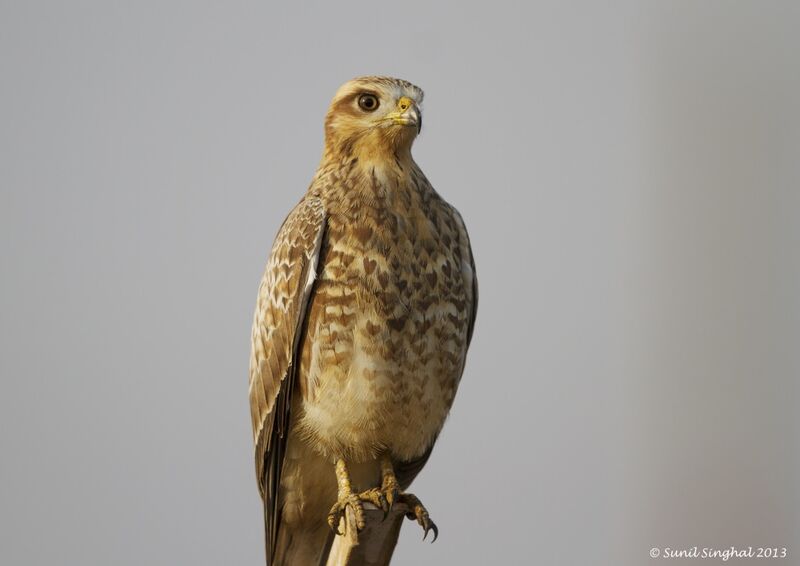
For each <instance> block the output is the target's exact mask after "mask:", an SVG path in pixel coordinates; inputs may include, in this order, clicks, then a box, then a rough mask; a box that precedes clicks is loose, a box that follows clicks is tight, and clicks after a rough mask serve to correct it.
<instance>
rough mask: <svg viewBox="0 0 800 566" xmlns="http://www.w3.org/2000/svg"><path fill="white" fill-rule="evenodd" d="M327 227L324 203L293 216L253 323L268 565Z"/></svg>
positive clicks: (313, 201)
mask: <svg viewBox="0 0 800 566" xmlns="http://www.w3.org/2000/svg"><path fill="white" fill-rule="evenodd" d="M325 226H326V217H325V211H324V209H323V206H322V202H321V201H320V200H319V199H318V198H315V197H305V198H304V199H303V200H302V201H300V203H299V204H298V205H297V206H296V207H295V208H294V210H292V212H291V213H289V216H288V217H287V218H286V220H285V221H284V223H283V226H281V229H280V231H279V232H278V236H277V237H276V238H275V243H274V244H273V246H272V253H271V254H270V258H269V262H268V263H267V268H266V270H265V272H264V276H263V278H262V279H261V285H260V287H259V290H258V301H257V303H256V312H255V316H254V319H253V336H252V350H251V355H250V413H251V416H252V419H253V436H254V439H255V459H256V478H257V480H258V487H259V490H260V491H261V497H262V498H263V500H264V520H265V529H266V549H267V564H269V563H270V562H271V558H272V556H273V554H274V549H275V541H276V533H277V529H278V523H279V522H280V514H279V509H278V488H279V486H280V473H281V467H282V465H283V455H284V453H285V448H286V439H287V435H288V432H289V410H290V407H291V397H292V388H293V386H294V381H295V379H294V377H295V375H294V374H295V372H296V368H297V359H298V358H297V352H298V347H299V343H300V339H301V335H302V328H303V323H304V321H305V316H306V309H307V307H308V302H309V298H310V296H311V293H312V291H313V286H314V280H315V278H316V275H317V267H318V262H319V256H320V248H321V246H322V240H323V237H324V235H325Z"/></svg>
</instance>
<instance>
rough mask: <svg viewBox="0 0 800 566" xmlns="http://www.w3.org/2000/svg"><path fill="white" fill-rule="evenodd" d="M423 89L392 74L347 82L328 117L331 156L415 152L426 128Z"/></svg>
mask: <svg viewBox="0 0 800 566" xmlns="http://www.w3.org/2000/svg"><path fill="white" fill-rule="evenodd" d="M422 97H423V92H422V89H420V88H419V87H417V86H415V85H413V84H411V83H410V82H408V81H404V80H401V79H395V78H391V77H359V78H357V79H353V80H351V81H348V82H346V83H345V84H343V85H342V86H341V87H340V88H339V90H338V91H337V92H336V96H334V97H333V101H332V102H331V105H330V108H329V109H328V114H327V116H326V118H325V153H326V155H329V156H340V157H351V156H352V157H359V158H362V157H364V158H368V159H369V158H374V159H381V158H385V157H389V156H392V155H394V156H395V157H399V158H404V157H406V156H407V157H410V155H411V144H412V143H413V142H414V138H416V137H417V135H418V134H419V133H420V131H421V130H422V113H421V111H420V104H421V103H422Z"/></svg>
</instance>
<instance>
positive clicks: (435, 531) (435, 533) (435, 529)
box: [422, 521, 439, 544]
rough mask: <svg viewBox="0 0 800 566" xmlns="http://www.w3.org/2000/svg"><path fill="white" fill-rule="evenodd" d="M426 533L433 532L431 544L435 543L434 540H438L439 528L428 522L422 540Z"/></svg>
mask: <svg viewBox="0 0 800 566" xmlns="http://www.w3.org/2000/svg"><path fill="white" fill-rule="evenodd" d="M428 531H433V538H432V539H431V544H433V543H435V542H436V539H437V538H439V527H437V526H436V523H434V522H433V521H429V524H428V527H427V528H426V529H425V536H424V537H422V540H425V538H426V537H427V536H428Z"/></svg>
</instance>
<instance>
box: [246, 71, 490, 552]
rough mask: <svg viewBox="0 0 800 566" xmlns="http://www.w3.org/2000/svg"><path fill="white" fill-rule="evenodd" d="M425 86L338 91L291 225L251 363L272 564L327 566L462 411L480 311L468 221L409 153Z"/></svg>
mask: <svg viewBox="0 0 800 566" xmlns="http://www.w3.org/2000/svg"><path fill="white" fill-rule="evenodd" d="M422 97H423V92H422V90H421V89H420V88H419V87H417V86H415V85H413V84H411V83H409V82H407V81H404V80H400V79H395V78H389V77H361V78H357V79H354V80H352V81H349V82H347V83H345V84H344V85H343V86H342V87H341V88H340V89H339V90H338V91H337V93H336V95H335V96H334V98H333V101H332V102H331V105H330V108H329V110H328V113H327V116H326V118H325V149H324V152H323V157H322V161H321V164H320V166H319V169H318V170H317V172H316V175H315V176H314V178H313V180H312V182H311V185H310V187H309V189H308V191H307V192H306V194H305V196H303V198H302V199H301V200H300V202H299V203H298V204H297V206H295V207H294V209H293V210H292V211H291V212H290V213H289V216H288V217H287V218H286V220H285V221H284V223H283V225H282V226H281V228H280V230H279V232H278V235H277V237H276V238H275V243H274V244H273V247H272V252H271V254H270V257H269V261H268V263H267V267H266V271H265V273H264V276H263V279H262V281H261V285H260V287H259V291H258V300H257V303H256V310H255V317H254V322H253V332H252V354H251V357H250V382H249V390H250V409H251V414H252V421H253V435H254V439H255V460H256V476H257V481H258V487H259V490H260V493H261V497H262V499H263V501H264V518H265V531H266V552H267V564H268V565H273V566H277V565H301V566H302V565H314V564H320V563H324V560H325V553H326V552H327V549H328V548H330V545H331V541H332V540H333V536H335V533H336V532H338V526H339V523H340V519H341V517H342V516H343V514H344V512H345V510H346V508H347V507H350V508H351V509H352V512H353V515H354V517H355V522H356V525H357V528H358V529H362V528H364V524H365V519H364V503H365V502H370V503H372V504H373V505H375V506H377V507H378V508H381V509H383V510H384V512H386V511H387V510H388V509H390V508H391V506H392V505H393V504H394V503H397V502H401V503H403V504H404V505H406V508H407V509H408V516H409V517H410V518H415V519H416V520H417V521H418V522H419V524H420V525H421V526H422V527H423V528H424V530H425V533H426V535H427V533H428V531H429V530H431V529H432V530H433V531H434V538H435V536H436V535H437V534H438V529H437V528H436V525H435V524H434V523H433V521H432V520H431V519H430V517H429V515H428V511H427V510H426V509H425V507H424V506H423V505H422V503H421V502H420V501H419V499H417V498H416V497H415V496H413V495H411V494H410V493H406V492H405V489H407V487H408V486H409V484H410V483H411V481H412V480H413V479H414V477H415V476H416V475H417V474H418V473H419V471H420V470H421V469H422V467H423V466H424V464H425V462H426V461H427V460H428V457H429V456H430V453H431V450H432V448H433V444H434V442H435V441H436V438H437V436H438V434H439V431H440V430H441V428H442V426H443V424H444V421H445V418H446V417H447V414H448V412H449V410H450V407H451V405H452V403H453V398H454V397H455V394H456V389H457V388H458V384H459V381H460V379H461V375H462V372H463V370H464V363H465V359H466V354H467V348H468V346H469V343H470V340H471V338H472V330H473V327H474V325H475V313H476V309H477V300H478V292H477V280H476V276H475V264H474V260H473V256H472V250H471V248H470V243H469V237H468V236H467V230H466V228H465V226H464V221H463V220H462V218H461V216H460V215H459V213H458V211H456V209H455V208H453V207H452V206H451V205H450V204H448V203H447V202H445V200H444V199H442V197H441V196H439V194H437V193H436V191H435V190H434V189H433V187H432V186H431V185H430V183H429V182H428V180H427V179H426V178H425V175H424V174H423V173H422V171H421V170H420V168H419V166H418V165H417V164H416V163H415V162H414V159H413V158H412V156H411V145H412V143H413V142H414V139H415V138H416V136H417V135H418V134H419V132H420V131H421V128H422V115H421V112H420V103H421V102H422Z"/></svg>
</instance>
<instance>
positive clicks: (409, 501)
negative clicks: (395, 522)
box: [380, 457, 439, 542]
mask: <svg viewBox="0 0 800 566" xmlns="http://www.w3.org/2000/svg"><path fill="white" fill-rule="evenodd" d="M381 475H382V476H383V483H382V484H381V489H380V492H381V494H382V496H383V498H384V499H385V501H386V503H387V504H388V508H387V507H383V506H381V509H383V511H384V516H385V515H386V512H387V511H388V510H391V509H392V507H393V506H394V504H395V503H402V504H404V505H405V506H406V507H407V508H408V511H406V517H408V518H409V519H416V521H417V523H419V524H420V526H421V527H422V528H423V530H424V531H425V534H424V535H423V536H422V540H425V539H426V538H427V537H428V532H429V531H433V540H431V542H434V541H436V539H437V538H439V527H437V526H436V523H434V522H433V520H431V517H430V515H429V514H428V510H427V509H425V506H424V505H423V504H422V502H421V501H420V500H419V498H418V497H417V496H416V495H412V494H410V493H405V492H403V491H402V490H401V489H400V486H399V485H398V483H397V477H395V475H394V468H393V466H392V463H391V461H390V460H389V458H388V457H384V458H383V459H382V460H381Z"/></svg>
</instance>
